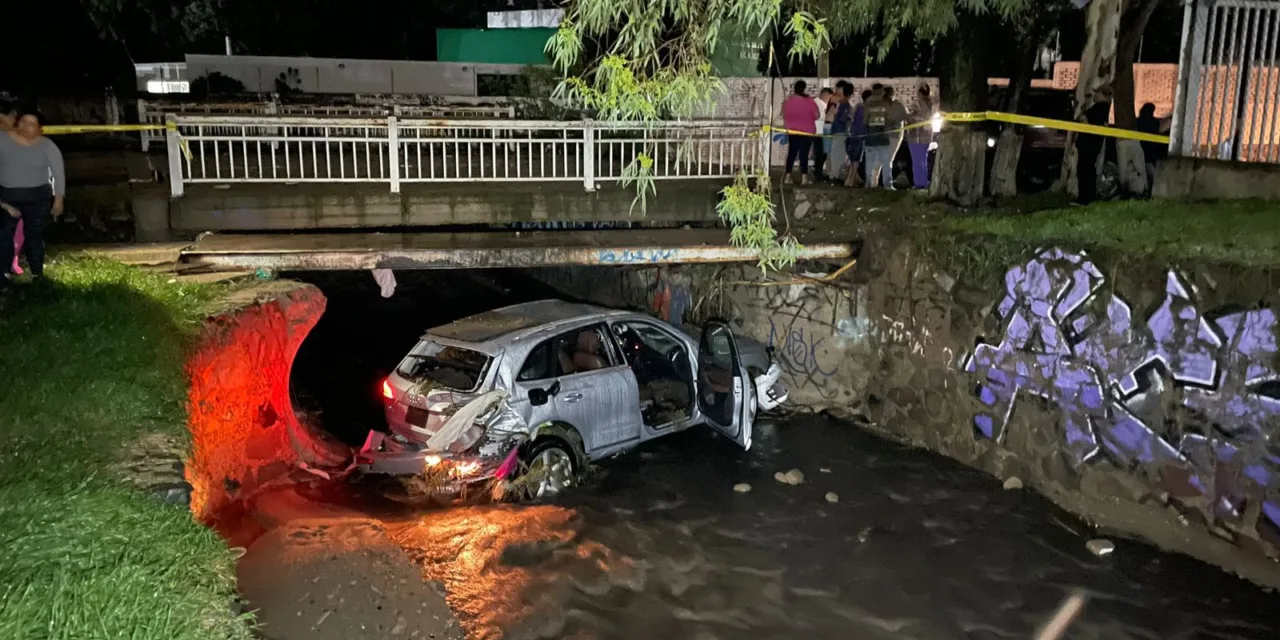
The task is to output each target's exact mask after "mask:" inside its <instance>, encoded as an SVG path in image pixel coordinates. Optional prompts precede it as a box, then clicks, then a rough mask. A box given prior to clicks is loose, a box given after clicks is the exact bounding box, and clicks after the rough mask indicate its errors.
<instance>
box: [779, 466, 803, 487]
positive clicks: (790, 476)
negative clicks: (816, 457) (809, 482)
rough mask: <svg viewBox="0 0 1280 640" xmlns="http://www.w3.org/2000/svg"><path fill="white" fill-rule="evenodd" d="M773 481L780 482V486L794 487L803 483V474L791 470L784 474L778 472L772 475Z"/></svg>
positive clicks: (796, 470)
mask: <svg viewBox="0 0 1280 640" xmlns="http://www.w3.org/2000/svg"><path fill="white" fill-rule="evenodd" d="M773 479H774V480H777V481H778V482H781V483H782V484H789V485H791V486H793V487H794V486H796V485H800V484H803V483H804V472H803V471H800V470H799V469H792V470H790V471H788V472H786V473H783V472H781V471H779V472H777V473H775V474H773Z"/></svg>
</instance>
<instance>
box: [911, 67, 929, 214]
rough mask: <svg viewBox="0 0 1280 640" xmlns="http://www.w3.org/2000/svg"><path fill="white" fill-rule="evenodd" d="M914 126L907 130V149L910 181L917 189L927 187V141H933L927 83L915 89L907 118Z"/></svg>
mask: <svg viewBox="0 0 1280 640" xmlns="http://www.w3.org/2000/svg"><path fill="white" fill-rule="evenodd" d="M908 119H909V120H910V121H911V124H913V125H916V127H915V128H914V129H912V130H910V131H908V132H907V150H908V151H910V152H911V181H912V182H913V183H914V186H915V188H917V189H928V188H929V143H930V142H932V141H933V127H932V126H931V125H932V123H933V100H932V99H931V98H930V97H929V85H927V84H922V85H920V89H919V90H917V91H916V99H915V102H913V103H912V104H911V114H910V117H909V118H908Z"/></svg>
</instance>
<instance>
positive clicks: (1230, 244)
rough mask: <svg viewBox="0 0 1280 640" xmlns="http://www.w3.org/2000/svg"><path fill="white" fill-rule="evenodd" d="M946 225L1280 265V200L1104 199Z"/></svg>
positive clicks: (1143, 253) (1156, 254) (1025, 238)
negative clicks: (1119, 200) (1081, 204)
mask: <svg viewBox="0 0 1280 640" xmlns="http://www.w3.org/2000/svg"><path fill="white" fill-rule="evenodd" d="M942 224H943V227H944V228H945V229H948V230H950V231H953V232H957V233H962V234H982V235H992V236H997V237H1001V238H1007V239H1010V240H1015V241H1019V242H1022V243H1024V244H1028V245H1031V244H1035V245H1046V244H1055V243H1056V244H1067V245H1072V246H1076V247H1080V248H1085V249H1088V248H1099V249H1105V250H1108V251H1109V252H1112V253H1121V254H1124V255H1126V256H1130V257H1134V258H1145V259H1152V260H1157V261H1163V262H1173V263H1186V262H1214V263H1222V264H1235V265H1241V266H1248V267H1274V266H1277V265H1280V203H1275V202H1259V201H1232V202H1207V203H1186V202H1169V201H1161V200H1132V201H1125V202H1105V203H1098V204H1094V205H1091V206H1088V207H1070V208H1055V209H1049V210H1043V211H1038V212H1034V213H1007V212H1003V211H1000V210H999V209H997V210H995V211H993V212H990V213H978V214H972V215H966V216H950V217H947V218H945V219H944V220H943V221H942Z"/></svg>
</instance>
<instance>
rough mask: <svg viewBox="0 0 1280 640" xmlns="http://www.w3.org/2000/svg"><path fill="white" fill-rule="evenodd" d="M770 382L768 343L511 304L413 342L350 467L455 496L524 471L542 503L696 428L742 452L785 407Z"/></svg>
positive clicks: (611, 314) (624, 316) (550, 304)
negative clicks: (381, 418) (582, 477)
mask: <svg viewBox="0 0 1280 640" xmlns="http://www.w3.org/2000/svg"><path fill="white" fill-rule="evenodd" d="M780 375H781V369H780V368H779V367H778V364H777V363H776V362H774V360H773V350H772V349H771V348H766V347H765V346H764V345H762V344H760V343H759V342H757V341H754V340H751V339H750V338H744V337H741V336H735V335H734V334H733V332H732V330H731V329H730V328H729V326H728V325H726V324H724V323H721V322H712V323H709V324H708V325H707V326H706V327H704V328H703V330H702V335H701V339H695V338H694V337H692V336H690V335H688V334H686V333H684V332H683V331H681V330H679V329H677V328H675V327H673V326H671V325H669V324H666V323H664V322H662V321H660V320H657V319H655V318H652V317H649V316H646V315H642V314H637V313H630V312H626V311H617V310H611V309H604V308H600V307H594V306H590V305H583V304H576V303H570V302H564V301H559V300H544V301H539V302H531V303H526V304H520V305H515V306H511V307H506V308H503V309H497V310H495V311H489V312H486V313H482V314H479V315H476V316H472V317H470V318H466V319H463V320H459V321H457V322H454V323H452V324H448V325H444V326H441V327H437V328H434V329H431V330H429V331H428V332H427V333H426V335H424V336H423V337H422V339H421V341H420V342H419V343H418V344H417V346H415V347H414V348H413V350H412V351H411V352H410V353H409V354H408V355H407V356H406V357H405V358H404V360H403V361H402V362H401V363H400V365H399V366H398V367H397V368H396V370H395V371H394V372H393V373H392V374H391V375H390V376H389V377H388V378H387V379H386V380H385V381H384V382H383V384H382V395H383V401H384V405H385V408H386V417H387V426H388V428H389V433H383V432H379V431H373V432H370V433H369V436H368V438H367V439H366V441H365V444H364V447H363V448H362V449H361V451H360V453H359V454H358V457H357V464H358V467H359V469H360V470H361V471H363V472H364V473H369V474H389V475H420V474H423V473H424V471H426V470H430V471H432V472H433V473H434V474H435V475H437V476H441V477H445V478H448V479H449V483H448V484H449V486H450V487H451V488H453V489H457V488H458V487H460V486H468V485H471V484H474V483H480V482H484V481H488V480H491V479H495V478H496V479H500V480H513V479H515V478H517V477H518V476H521V475H523V474H528V477H529V478H530V485H531V486H530V487H529V488H530V493H532V494H534V495H538V496H542V495H546V494H551V493H556V492H559V491H560V490H562V489H564V488H566V487H568V486H570V485H572V484H573V483H574V482H575V479H576V478H577V477H578V475H579V474H580V473H581V472H582V471H583V470H584V469H585V467H586V466H587V465H588V464H589V463H590V462H591V461H594V460H599V459H602V458H605V457H607V456H610V455H613V454H616V453H619V452H621V451H624V450H626V449H629V448H631V447H634V446H636V445H637V444H640V443H642V442H645V441H647V440H652V439H654V438H659V437H662V436H664V435H667V434H671V433H675V432H677V431H681V430H683V429H686V428H689V427H692V426H695V425H702V424H706V425H709V426H711V427H713V428H715V429H716V430H718V431H720V432H721V433H723V434H724V435H725V436H727V437H729V438H730V439H732V440H734V441H735V442H737V443H738V444H739V445H741V446H742V447H743V448H744V449H746V448H749V447H750V446H751V428H752V423H753V421H754V419H755V417H756V414H757V412H760V411H768V410H770V409H773V408H775V407H777V406H778V405H780V404H782V403H783V402H785V401H786V399H787V391H786V389H785V388H784V387H783V386H782V384H781V383H780V382H779V381H778V378H779V376H780ZM535 471H537V473H534V472H535Z"/></svg>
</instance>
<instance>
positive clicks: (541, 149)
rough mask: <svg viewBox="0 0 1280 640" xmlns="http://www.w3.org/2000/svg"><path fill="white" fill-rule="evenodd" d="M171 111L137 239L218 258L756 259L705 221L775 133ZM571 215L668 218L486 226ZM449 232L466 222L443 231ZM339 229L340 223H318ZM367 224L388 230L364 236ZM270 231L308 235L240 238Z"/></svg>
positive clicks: (350, 264) (424, 261) (514, 262)
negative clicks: (559, 229) (640, 183)
mask: <svg viewBox="0 0 1280 640" xmlns="http://www.w3.org/2000/svg"><path fill="white" fill-rule="evenodd" d="M167 122H168V123H169V128H168V130H167V133H166V136H165V147H166V150H167V171H166V176H165V182H166V184H167V187H168V188H167V189H155V190H153V191H151V192H146V193H143V194H142V195H140V196H139V197H138V198H136V199H135V203H134V210H135V215H136V217H137V220H138V236H139V239H140V240H168V239H171V238H173V237H191V236H194V235H197V234H204V233H206V232H214V233H215V234H221V235H217V236H213V237H210V236H204V237H203V238H202V239H201V240H200V241H199V242H197V243H196V244H195V245H193V246H192V247H191V248H190V251H189V252H188V253H186V254H184V255H186V258H187V259H188V260H189V261H192V262H195V263H197V264H202V265H206V266H209V267H211V268H249V267H251V268H258V267H268V268H276V269H334V268H375V267H377V268H444V267H448V266H471V267H476V266H495V267H496V266H522V265H527V266H533V265H552V264H609V263H610V262H609V261H608V260H605V259H603V258H601V257H600V256H610V255H611V256H630V257H629V258H627V260H624V261H622V262H617V261H615V263H618V264H621V263H623V262H635V261H637V260H639V261H641V262H653V261H656V263H672V262H686V261H697V262H705V261H754V259H755V257H754V256H753V255H751V253H750V252H746V251H741V250H737V249H734V248H733V247H731V246H730V244H729V242H728V234H727V233H725V232H723V231H719V230H715V229H706V227H714V226H717V225H718V224H719V217H718V215H717V213H716V205H717V204H718V203H719V201H720V191H721V190H722V189H723V188H724V187H725V185H727V184H728V183H729V182H730V181H732V180H733V179H734V178H735V177H736V176H738V175H739V174H740V173H742V172H744V171H746V172H756V171H758V170H759V169H760V167H761V166H763V163H764V162H765V159H766V158H768V155H769V144H770V142H769V139H768V137H767V136H763V135H761V134H760V130H759V126H758V124H753V123H750V122H746V121H723V120H697V121H680V122H660V123H656V124H654V125H652V126H643V125H638V124H636V123H626V124H621V123H602V122H595V121H590V120H582V121H567V122H560V121H533V120H513V119H495V118H485V119H471V120H465V119H440V118H413V117H400V116H397V115H378V116H363V117H343V116H328V117H326V116H287V115H286V116H279V115H271V116H262V115H251V116H245V115H225V114H219V115H190V114H182V115H169V116H167ZM641 156H643V157H645V158H648V159H649V160H651V163H647V164H646V165H645V167H644V169H643V174H644V175H648V176H651V177H652V178H653V180H654V181H655V182H656V184H657V191H656V193H651V194H649V196H648V197H647V198H646V203H645V206H643V207H639V206H637V205H636V187H635V185H634V183H633V180H634V179H635V178H637V177H638V175H640V174H639V173H638V167H639V166H640V165H639V163H638V162H637V159H638V158H640V157H641ZM576 223H591V224H593V225H595V224H605V225H606V226H607V225H608V224H611V223H641V224H639V225H636V226H645V227H667V228H668V230H670V229H671V228H674V229H675V232H672V233H666V234H662V233H659V234H657V235H654V236H652V237H649V236H638V235H634V234H633V233H631V232H615V233H605V232H600V233H598V234H596V235H594V236H591V235H584V236H582V237H581V238H579V239H578V240H575V241H567V240H565V238H564V234H561V236H560V237H556V236H555V235H554V234H528V233H525V234H523V236H521V234H519V233H513V232H509V233H507V234H505V235H504V234H499V233H494V231H495V227H503V226H508V225H513V224H514V225H517V226H526V227H527V226H529V225H534V226H537V225H545V226H547V227H555V226H559V225H562V224H563V225H566V226H569V225H573V224H576ZM681 227H686V228H693V229H692V231H695V232H694V233H686V232H680V231H679V229H680V228H681ZM460 229H463V230H466V231H467V232H472V233H467V234H458V233H453V232H456V231H458V230H460ZM339 230H341V231H346V232H347V233H344V234H337V235H333V234H329V235H315V234H316V233H318V232H326V233H327V232H332V231H339ZM374 230H377V231H381V232H390V233H379V234H369V233H368V232H370V231H374ZM477 230H486V231H488V233H474V232H476V231H477ZM646 231H658V230H657V229H646ZM279 232H295V233H296V232H311V233H312V235H302V236H298V235H293V236H288V237H285V238H282V237H280V236H265V237H250V236H246V235H244V234H246V233H258V234H272V233H279ZM441 232H449V233H441ZM572 235H580V234H579V233H575V234H572ZM849 253H850V250H849V248H848V246H847V245H839V244H829V243H828V244H824V245H820V246H815V247H811V248H807V249H806V252H805V254H804V255H803V257H804V258H806V259H810V258H843V257H847V256H848V255H849ZM636 256H640V257H641V258H636ZM633 258H634V259H633Z"/></svg>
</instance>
